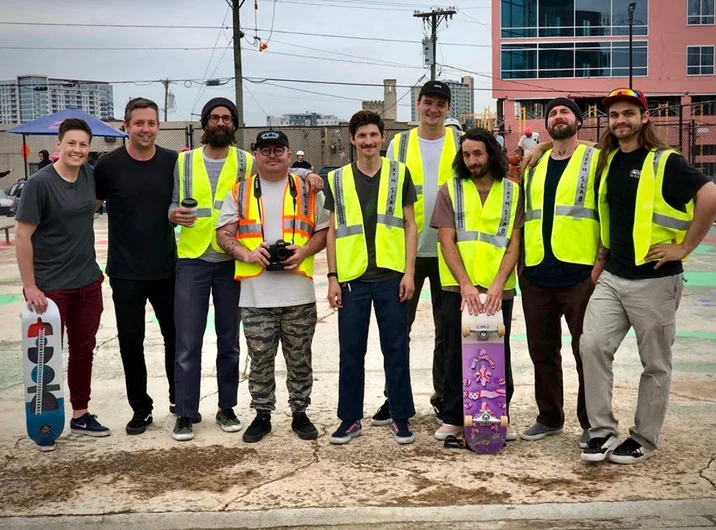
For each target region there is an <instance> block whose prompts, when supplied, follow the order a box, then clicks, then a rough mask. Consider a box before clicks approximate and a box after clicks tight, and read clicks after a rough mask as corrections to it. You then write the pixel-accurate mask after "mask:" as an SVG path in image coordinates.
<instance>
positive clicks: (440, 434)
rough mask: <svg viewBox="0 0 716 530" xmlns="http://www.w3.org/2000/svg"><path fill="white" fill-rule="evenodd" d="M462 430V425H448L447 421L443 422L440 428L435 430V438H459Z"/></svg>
mask: <svg viewBox="0 0 716 530" xmlns="http://www.w3.org/2000/svg"><path fill="white" fill-rule="evenodd" d="M462 432H463V427H462V425H450V424H449V423H443V424H442V425H441V426H440V428H439V429H438V430H437V431H435V439H436V440H445V439H446V438H447V437H448V436H454V437H455V438H460V437H461V436H462Z"/></svg>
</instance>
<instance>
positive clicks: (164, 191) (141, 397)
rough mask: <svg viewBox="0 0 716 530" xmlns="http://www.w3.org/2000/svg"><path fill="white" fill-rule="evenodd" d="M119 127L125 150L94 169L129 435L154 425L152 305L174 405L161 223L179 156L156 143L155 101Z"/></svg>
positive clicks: (168, 234) (170, 271)
mask: <svg viewBox="0 0 716 530" xmlns="http://www.w3.org/2000/svg"><path fill="white" fill-rule="evenodd" d="M124 127H125V130H126V131H127V133H128V134H129V143H128V144H127V145H126V146H123V147H120V148H119V149H116V150H114V151H112V152H111V153H108V154H107V155H105V156H103V157H102V158H100V159H99V161H98V162H97V166H96V167H95V180H96V183H97V199H98V200H99V201H102V200H107V201H108V202H109V203H110V204H111V206H110V208H109V211H108V213H109V247H108V251H107V271H106V272H107V275H108V276H109V282H110V285H111V286H112V301H113V302H114V309H115V313H116V318H117V338H118V340H119V351H120V354H121V356H122V364H123V366H124V376H125V380H126V386H127V399H128V400H129V405H130V406H131V407H132V410H133V413H134V415H133V417H132V419H131V421H130V422H129V423H128V424H127V428H126V430H127V434H141V433H143V432H144V431H145V429H146V427H147V425H149V424H150V423H152V408H153V401H152V398H151V397H149V394H147V366H146V363H145V360H144V336H145V312H144V308H145V306H146V304H147V300H149V302H150V303H151V304H152V307H153V309H154V313H155V315H156V317H157V321H158V322H159V328H160V329H161V333H162V337H163V338H164V364H165V370H166V374H167V381H168V384H169V402H170V410H171V408H172V407H173V406H174V403H175V401H174V350H175V329H174V268H175V262H176V242H175V237H174V230H173V228H172V226H171V224H170V223H169V220H168V219H167V210H168V208H169V205H170V204H171V202H172V190H173V186H174V173H173V172H174V165H175V163H176V159H177V154H176V153H175V152H174V151H170V150H168V149H164V148H162V147H159V146H157V145H155V144H154V142H155V140H156V137H157V133H158V132H159V109H158V107H157V105H156V103H154V102H153V101H150V100H148V99H144V98H135V99H132V100H131V101H129V103H127V107H126V109H125V115H124Z"/></svg>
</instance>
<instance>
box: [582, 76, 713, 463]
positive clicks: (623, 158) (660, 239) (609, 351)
mask: <svg viewBox="0 0 716 530" xmlns="http://www.w3.org/2000/svg"><path fill="white" fill-rule="evenodd" d="M604 106H605V107H606V109H607V112H608V116H609V128H608V130H607V131H606V132H605V133H604V134H603V135H602V137H601V138H600V139H599V149H600V153H599V162H598V166H597V174H598V175H599V176H600V184H599V204H598V209H599V217H600V231H601V240H602V245H603V248H604V249H605V250H606V251H607V252H608V253H609V254H608V257H607V262H606V268H605V270H604V272H603V273H602V274H601V276H600V277H599V280H598V282H597V285H596V288H595V291H594V294H593V295H592V297H591V299H590V301H589V305H588V306H587V312H586V315H585V318H584V333H583V335H582V339H581V343H580V350H581V355H582V363H583V366H584V387H585V396H586V403H587V413H588V416H589V423H590V426H591V427H590V429H589V436H590V440H589V444H588V445H587V447H586V448H585V449H584V450H583V452H582V455H581V457H582V459H583V460H586V461H590V462H598V461H602V460H604V459H605V458H607V457H608V458H609V460H610V461H611V462H615V463H618V464H633V463H636V462H640V461H642V460H645V459H647V458H649V457H651V456H653V455H654V454H655V453H656V450H657V447H658V444H659V432H660V431H661V427H662V425H663V423H664V417H665V416H666V407H667V404H668V400H669V389H670V385H671V346H672V344H673V342H674V339H675V336H676V329H675V319H676V311H677V309H678V307H679V302H680V300H681V294H682V292H683V288H684V284H683V277H682V273H683V266H682V261H683V260H684V259H685V258H686V257H687V256H688V255H689V254H690V253H691V252H693V250H694V249H695V248H696V247H697V246H698V244H699V243H700V242H701V240H702V239H703V238H704V236H705V235H706V234H707V233H708V230H709V228H710V227H711V223H712V222H713V220H714V216H716V185H714V184H713V183H711V182H709V179H707V178H706V177H705V176H704V175H703V174H701V173H699V172H698V171H697V170H696V169H694V168H693V167H692V166H691V165H689V164H688V163H687V162H686V160H685V159H684V158H683V157H682V156H681V155H679V154H678V153H677V152H676V151H674V150H673V149H671V148H670V147H669V146H668V145H667V144H666V143H665V142H664V141H662V140H661V139H660V138H659V137H658V136H657V135H656V133H655V131H654V124H653V123H652V121H651V119H650V116H649V111H648V108H649V107H648V104H647V100H646V97H645V96H644V94H643V93H642V92H640V91H638V90H632V89H627V88H624V89H617V90H614V91H613V92H611V93H610V94H609V96H608V97H607V98H605V99H604ZM632 327H633V328H634V332H635V333H636V338H637V344H638V348H639V357H640V358H641V363H642V366H643V367H644V370H643V372H642V375H641V380H640V383H639V397H638V401H637V408H636V413H635V416H634V426H633V427H631V428H630V429H629V434H630V436H629V438H627V439H626V440H625V441H623V442H622V443H621V444H619V441H618V431H617V421H616V419H615V418H614V414H613V412H612V390H613V372H612V363H613V361H614V354H615V353H616V350H617V348H618V347H619V345H620V344H621V342H622V340H624V337H625V336H626V334H627V331H629V328H632Z"/></svg>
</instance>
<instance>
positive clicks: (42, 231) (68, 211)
mask: <svg viewBox="0 0 716 530" xmlns="http://www.w3.org/2000/svg"><path fill="white" fill-rule="evenodd" d="M96 200H97V196H96V193H95V186H94V173H93V170H92V166H90V165H89V164H84V165H83V166H82V167H81V168H80V172H79V175H78V177H77V180H76V181H75V182H67V181H66V180H65V179H63V178H62V177H61V176H60V175H59V173H57V171H55V168H54V166H52V165H49V166H47V167H44V168H43V169H41V170H40V171H38V172H37V173H35V174H34V175H33V176H32V178H31V179H30V180H28V181H27V184H26V185H25V187H24V188H23V190H22V197H21V199H20V205H19V207H18V209H17V215H16V216H15V219H16V220H17V221H21V222H25V223H31V224H34V225H37V229H36V230H35V232H34V233H33V234H32V253H33V267H34V270H35V283H36V284H37V287H38V288H39V289H40V290H41V291H56V290H60V289H79V288H80V287H85V286H87V285H89V284H91V283H93V282H95V281H97V279H98V278H99V276H100V274H101V272H100V269H99V266H98V265H97V258H96V255H95V251H94V212H95V201H96Z"/></svg>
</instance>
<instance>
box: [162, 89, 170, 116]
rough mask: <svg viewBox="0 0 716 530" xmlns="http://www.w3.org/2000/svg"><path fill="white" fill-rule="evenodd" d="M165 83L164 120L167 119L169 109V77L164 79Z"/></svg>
mask: <svg viewBox="0 0 716 530" xmlns="http://www.w3.org/2000/svg"><path fill="white" fill-rule="evenodd" d="M162 85H164V121H165V122H166V121H167V110H168V109H169V79H162Z"/></svg>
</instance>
